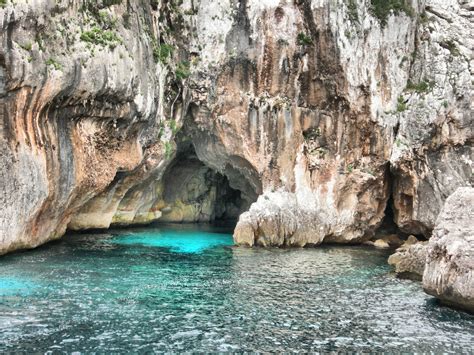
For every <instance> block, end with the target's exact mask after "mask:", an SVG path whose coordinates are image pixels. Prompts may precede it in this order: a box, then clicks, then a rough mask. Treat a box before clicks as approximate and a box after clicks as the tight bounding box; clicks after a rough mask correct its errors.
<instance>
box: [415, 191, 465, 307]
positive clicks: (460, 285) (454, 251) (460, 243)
mask: <svg viewBox="0 0 474 355" xmlns="http://www.w3.org/2000/svg"><path fill="white" fill-rule="evenodd" d="M473 221H474V188H472V187H465V188H459V189H458V190H456V192H455V193H453V194H452V195H451V196H450V197H449V198H448V199H447V200H446V204H445V205H444V207H443V210H442V211H441V213H440V215H439V217H438V220H437V222H436V228H435V230H434V232H433V236H432V237H431V239H430V240H429V243H428V247H427V257H426V266H425V270H424V273H423V288H424V290H425V291H426V292H427V293H429V294H430V295H433V296H435V297H437V298H438V299H440V300H441V301H442V302H443V303H446V304H448V305H452V306H455V307H459V308H462V309H465V310H468V311H470V312H474V223H473Z"/></svg>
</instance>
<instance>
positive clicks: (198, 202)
mask: <svg viewBox="0 0 474 355" xmlns="http://www.w3.org/2000/svg"><path fill="white" fill-rule="evenodd" d="M162 181H163V183H162V185H161V187H160V189H161V190H162V191H158V192H159V193H161V196H162V198H163V199H162V204H163V206H161V213H162V216H161V218H160V219H159V220H158V222H159V223H162V222H167V223H205V222H207V223H213V224H225V225H229V226H230V225H231V224H232V225H235V224H236V222H237V220H238V218H239V216H240V214H241V213H243V212H245V211H246V210H248V209H249V207H250V204H251V203H252V202H254V201H248V200H247V199H245V198H243V196H242V193H241V191H240V190H238V189H234V188H232V187H231V186H230V183H229V180H228V178H227V177H226V176H225V175H223V174H221V173H219V172H217V171H215V170H213V169H212V168H210V167H208V166H206V165H205V164H204V163H203V162H202V161H200V160H199V159H198V157H197V155H196V153H195V151H194V148H193V146H192V145H191V144H189V145H186V146H185V147H182V146H181V147H179V149H178V152H177V154H176V157H175V159H174V160H173V162H172V163H171V164H170V166H169V167H168V168H167V170H166V172H165V174H164V176H163V179H162Z"/></svg>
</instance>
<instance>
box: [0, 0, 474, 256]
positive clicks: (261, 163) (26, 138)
mask: <svg viewBox="0 0 474 355" xmlns="http://www.w3.org/2000/svg"><path fill="white" fill-rule="evenodd" d="M377 3H378V2H373V1H370V0H365V1H347V2H346V1H345V2H340V3H338V4H335V3H334V2H333V1H329V0H313V1H310V0H308V1H298V2H294V1H276V0H265V1H256V0H247V1H239V2H237V1H229V2H216V1H210V0H200V1H190V0H184V1H182V2H180V3H179V4H175V3H172V2H155V1H151V2H135V1H127V2H125V1H120V0H113V1H109V0H107V1H105V0H102V1H86V0H70V1H65V0H63V1H53V0H38V1H34V2H31V3H26V2H20V1H16V2H15V3H13V2H11V1H10V0H7V1H6V5H5V6H3V7H2V8H0V41H1V42H2V47H1V48H0V99H1V102H0V104H1V105H2V110H1V111H0V123H1V126H0V128H1V132H0V149H1V150H2V155H1V156H0V168H1V169H0V174H1V175H0V199H1V200H0V253H5V252H7V251H11V250H15V249H20V248H30V247H35V246H37V245H40V244H42V243H44V242H46V241H48V240H51V239H54V238H58V237H60V236H61V235H62V234H63V233H64V232H65V230H66V228H70V229H88V228H108V227H109V226H111V225H119V226H123V225H130V224H143V223H150V222H152V221H156V220H160V219H161V220H168V221H182V222H184V221H205V220H212V219H213V218H217V217H218V216H229V217H230V216H231V215H232V216H233V217H235V216H236V215H237V214H240V213H241V212H242V211H243V210H245V209H247V208H248V207H249V206H250V205H251V207H250V208H249V209H248V211H247V212H245V213H243V214H241V216H240V219H239V222H238V224H237V227H236V230H235V234H234V238H235V241H236V243H237V244H244V245H261V246H308V245H317V244H320V243H322V242H337V243H359V242H364V241H367V240H369V239H371V238H373V236H374V233H375V231H376V230H377V228H378V227H379V226H380V224H381V223H382V220H383V218H384V216H385V211H386V210H387V203H388V201H389V199H390V200H392V201H393V207H392V208H393V212H394V215H395V217H394V220H395V223H396V224H397V225H398V226H399V227H400V228H401V229H402V230H403V231H404V232H406V233H413V234H424V235H425V236H429V235H430V233H431V231H432V229H433V227H434V222H435V220H436V218H437V215H438V213H439V211H440V208H441V206H442V205H443V203H444V201H445V200H446V198H447V196H449V194H451V193H452V192H453V191H454V190H455V189H456V188H457V187H459V186H466V185H469V184H472V170H473V168H472V161H473V159H472V158H473V148H472V137H473V131H472V129H473V126H474V124H473V116H472V96H471V82H472V72H471V70H472V69H471V68H473V67H474V66H473V65H472V59H471V58H472V57H473V56H472V48H473V43H472V41H473V40H472V36H471V32H472V24H471V21H470V18H471V17H472V8H471V7H470V5H469V4H468V3H466V2H464V1H457V0H446V1H441V0H426V1H422V0H414V1H411V2H410V5H407V6H406V7H404V8H403V10H399V9H398V10H396V9H394V10H393V11H389V12H386V13H380V11H376V10H377V9H375V8H374V6H377V5H374V4H377ZM189 145H191V146H192V157H191V155H189V156H188V158H189V159H191V158H192V159H195V162H194V163H195V164H196V166H195V169H186V168H183V169H180V170H179V171H176V174H177V175H176V176H180V179H176V182H175V181H173V179H169V176H170V174H171V175H172V169H174V168H175V167H176V166H177V164H178V162H179V160H180V159H181V160H182V156H180V154H179V152H180V151H182V150H183V149H184V148H183V147H186V146H189ZM446 162H448V163H446ZM194 163H192V164H194ZM184 175H186V176H184ZM216 177H219V179H222V180H219V182H218V183H217V182H216V183H215V184H214V183H212V181H211V180H215V179H216ZM174 183H181V184H185V185H186V186H185V188H183V189H182V191H181V190H179V189H178V190H177V189H176V188H175V187H174V186H169V185H170V184H171V185H172V184H174ZM188 185H189V186H188ZM218 186H221V187H223V186H225V188H221V191H227V192H229V191H236V194H235V198H234V199H235V200H236V201H237V200H238V203H230V204H229V203H224V204H222V203H221V204H219V202H218V199H219V198H220V197H223V196H224V195H225V194H226V193H227V192H225V193H224V192H223V194H224V195H219V193H218V192H217V190H218ZM223 199H224V200H226V201H230V200H231V197H229V198H228V199H227V198H225V197H223ZM252 203H253V205H252Z"/></svg>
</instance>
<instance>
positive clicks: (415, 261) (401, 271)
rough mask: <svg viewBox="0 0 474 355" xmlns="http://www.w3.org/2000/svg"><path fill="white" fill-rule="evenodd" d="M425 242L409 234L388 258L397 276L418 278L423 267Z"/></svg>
mask: <svg viewBox="0 0 474 355" xmlns="http://www.w3.org/2000/svg"><path fill="white" fill-rule="evenodd" d="M426 247H427V242H421V241H418V239H416V238H415V237H414V236H412V235H411V236H409V237H408V239H407V240H406V242H405V243H404V244H403V245H402V246H401V247H400V248H398V249H397V250H396V252H395V253H394V254H392V255H390V257H389V258H388V263H389V264H390V265H392V266H394V267H395V272H396V273H397V275H398V276H399V277H403V278H410V279H416V280H420V281H421V279H422V276H423V271H424V269H425V259H426Z"/></svg>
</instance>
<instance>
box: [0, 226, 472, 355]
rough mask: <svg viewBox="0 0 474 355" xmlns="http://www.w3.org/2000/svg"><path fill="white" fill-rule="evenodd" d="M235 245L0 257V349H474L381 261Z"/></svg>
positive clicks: (103, 239)
mask: <svg viewBox="0 0 474 355" xmlns="http://www.w3.org/2000/svg"><path fill="white" fill-rule="evenodd" d="M216 232H218V233H216ZM231 245H232V237H231V235H230V234H227V233H225V232H224V233H223V232H222V231H220V230H217V231H216V230H212V229H202V228H201V229H199V228H198V227H196V226H187V227H179V228H178V227H173V228H170V227H166V228H165V227H163V228H159V229H135V230H126V231H121V232H120V231H119V232H111V233H107V234H80V235H70V236H67V237H65V238H64V239H63V240H62V241H60V242H56V243H52V244H49V245H47V246H44V247H42V248H39V249H37V250H34V251H29V252H24V253H17V254H12V255H7V256H5V257H2V258H0V352H4V351H12V350H21V351H25V352H32V351H35V352H46V351H67V352H71V351H81V352H86V353H88V352H91V351H102V352H110V351H115V352H118V351H121V352H124V351H127V350H134V351H136V352H142V351H185V350H187V351H191V350H195V351H204V352H209V351H273V352H277V351H296V350H304V351H311V350H313V351H316V350H320V351H334V350H339V351H344V350H354V351H369V350H371V351H382V350H385V351H418V352H426V351H434V352H438V353H439V352H456V353H460V352H464V353H472V352H473V344H474V316H471V315H468V314H466V313H463V312H457V311H455V310H451V309H449V308H445V307H439V306H438V304H437V303H436V302H435V301H434V300H433V299H432V298H431V297H429V296H427V295H425V294H424V293H423V291H422V289H421V287H420V285H419V283H417V282H413V281H409V280H399V279H397V278H395V277H394V275H393V274H392V273H391V272H390V268H389V266H388V265H387V264H386V258H387V254H386V253H385V252H380V251H376V250H373V249H368V248H364V247H322V248H316V249H290V250H282V249H268V250H263V249H244V248H232V247H231Z"/></svg>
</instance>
